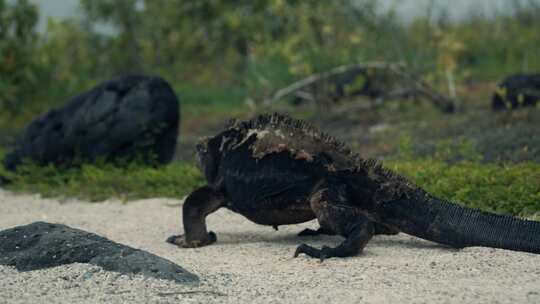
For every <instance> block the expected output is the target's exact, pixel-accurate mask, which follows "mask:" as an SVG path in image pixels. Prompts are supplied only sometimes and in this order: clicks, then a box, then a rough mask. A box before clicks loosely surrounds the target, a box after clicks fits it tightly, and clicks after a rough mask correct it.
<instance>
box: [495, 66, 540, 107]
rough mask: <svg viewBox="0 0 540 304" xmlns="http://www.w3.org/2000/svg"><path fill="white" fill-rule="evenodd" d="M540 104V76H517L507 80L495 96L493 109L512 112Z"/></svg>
mask: <svg viewBox="0 0 540 304" xmlns="http://www.w3.org/2000/svg"><path fill="white" fill-rule="evenodd" d="M538 102H540V74H515V75H511V76H509V77H507V78H505V79H504V80H503V81H502V82H501V83H500V84H499V85H498V87H497V91H496V92H495V94H494V95H493V99H492V103H491V105H492V108H493V110H495V111H498V110H511V109H516V108H520V107H526V106H536V104H537V103H538Z"/></svg>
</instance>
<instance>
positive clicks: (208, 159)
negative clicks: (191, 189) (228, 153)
mask: <svg viewBox="0 0 540 304" xmlns="http://www.w3.org/2000/svg"><path fill="white" fill-rule="evenodd" d="M213 139H214V138H211V137H207V138H203V139H202V140H201V141H200V142H199V143H198V144H197V147H196V149H197V163H198V165H199V168H200V169H201V171H202V172H203V173H204V176H205V177H206V180H207V181H208V182H209V183H212V182H213V181H214V180H215V179H216V176H217V173H218V167H219V159H220V155H219V154H220V153H219V146H218V147H217V148H216V147H215V144H214V142H215V141H214V140H213Z"/></svg>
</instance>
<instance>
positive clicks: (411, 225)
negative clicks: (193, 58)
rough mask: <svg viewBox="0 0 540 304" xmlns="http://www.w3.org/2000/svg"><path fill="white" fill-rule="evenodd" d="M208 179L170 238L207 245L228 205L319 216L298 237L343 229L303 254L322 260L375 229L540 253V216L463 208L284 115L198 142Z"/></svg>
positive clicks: (288, 218) (253, 212)
mask: <svg viewBox="0 0 540 304" xmlns="http://www.w3.org/2000/svg"><path fill="white" fill-rule="evenodd" d="M197 150H198V151H197V152H198V157H199V163H200V165H201V168H202V171H203V172H204V174H205V177H206V180H207V181H208V185H206V186H204V187H202V188H199V189H197V190H195V191H193V193H191V194H190V195H189V196H188V197H187V198H186V201H185V203H184V206H183V223H184V235H174V236H171V237H170V238H168V239H167V241H168V242H170V243H173V244H176V245H178V246H180V247H187V248H189V247H200V246H205V245H209V244H211V243H213V242H215V241H216V235H215V234H214V233H213V232H209V231H207V229H206V223H205V218H206V216H207V215H209V214H210V213H212V212H214V211H216V210H218V209H219V208H221V207H225V208H228V209H230V210H232V211H234V212H237V213H240V214H242V215H243V216H245V217H246V218H248V219H250V220H251V221H253V222H255V223H257V224H261V225H269V226H273V227H274V228H276V229H277V227H278V226H279V225H288V224H297V223H302V222H306V221H310V220H312V219H317V221H318V222H319V225H320V229H318V230H316V231H315V230H310V229H306V230H304V231H302V232H301V233H300V236H307V235H317V234H332V235H333V234H337V235H341V236H343V237H345V240H344V241H343V242H342V243H341V244H340V245H339V246H337V247H335V248H331V247H326V246H324V247H323V248H321V249H317V248H313V247H311V246H309V245H306V244H301V245H300V246H298V248H297V249H296V252H295V254H294V255H295V256H298V255H299V254H301V253H304V254H307V255H308V256H311V257H315V258H319V259H321V260H324V259H325V258H329V257H348V256H354V255H357V254H359V253H361V252H362V250H363V249H364V247H365V246H366V244H367V243H368V242H369V240H370V239H371V238H372V237H373V235H375V234H379V233H384V234H396V233H398V232H400V231H401V232H405V233H407V234H410V235H414V236H417V237H421V238H424V239H427V240H431V241H435V242H438V243H441V244H446V245H449V246H452V247H456V248H462V247H466V246H487V247H495V248H505V249H510V250H519V251H528V252H535V253H539V252H540V224H539V223H538V222H533V221H525V220H520V219H516V218H512V217H507V216H499V215H494V214H489V213H485V212H481V211H478V210H474V209H467V208H462V207H459V206H457V205H455V204H452V203H449V202H445V201H442V200H438V199H436V198H434V197H432V196H431V195H429V194H428V193H426V192H425V191H423V190H422V189H420V188H418V187H417V186H415V185H413V184H411V183H410V182H408V181H407V180H406V179H404V178H403V177H400V176H398V175H396V174H394V173H392V172H390V171H388V170H386V169H384V168H383V167H382V166H381V165H380V164H379V163H378V162H377V161H374V160H364V159H362V158H360V157H359V156H358V155H357V154H355V153H353V152H351V151H350V150H349V149H347V148H346V147H345V145H343V144H342V143H340V142H338V141H337V140H335V139H333V138H332V137H330V136H328V135H326V134H324V133H322V132H320V131H318V130H317V129H315V128H314V127H312V126H310V125H308V124H307V123H305V122H303V121H299V120H294V119H291V118H289V117H287V116H284V115H280V114H272V115H261V116H258V117H256V118H254V119H253V120H250V121H246V122H232V123H231V124H230V125H229V126H228V127H227V128H226V130H225V131H223V132H221V133H219V134H218V135H216V136H214V137H212V138H208V139H206V140H204V141H202V142H201V143H200V144H199V145H198V146H197Z"/></svg>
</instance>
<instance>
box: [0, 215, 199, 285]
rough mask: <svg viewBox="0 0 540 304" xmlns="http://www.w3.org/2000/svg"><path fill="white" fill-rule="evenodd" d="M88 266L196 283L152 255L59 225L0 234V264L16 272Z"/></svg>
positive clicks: (40, 225) (36, 225) (20, 228)
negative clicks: (67, 265) (85, 264)
mask: <svg viewBox="0 0 540 304" xmlns="http://www.w3.org/2000/svg"><path fill="white" fill-rule="evenodd" d="M72 263H88V264H93V265H97V266H101V267H102V268H103V269H105V270H109V271H115V272H119V273H122V274H142V275H144V276H147V277H154V278H158V279H166V280H173V281H176V282H178V283H193V282H197V281H198V278H197V277H196V276H195V275H193V274H191V273H189V272H187V271H186V270H184V269H183V268H182V267H180V266H178V265H176V264H174V263H172V262H170V261H168V260H166V259H163V258H161V257H158V256H156V255H153V254H151V253H148V252H145V251H142V250H138V249H134V248H131V247H128V246H125V245H121V244H118V243H115V242H112V241H110V240H108V239H106V238H103V237H101V236H98V235H96V234H93V233H88V232H85V231H82V230H79V229H73V228H70V227H68V226H65V225H61V224H51V223H45V222H35V223H32V224H29V225H25V226H18V227H15V228H11V229H7V230H4V231H0V264H1V265H7V266H14V267H15V268H16V269H17V270H19V271H30V270H38V269H44V268H50V267H55V266H60V265H65V264H72Z"/></svg>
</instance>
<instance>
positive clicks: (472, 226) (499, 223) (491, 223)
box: [377, 195, 540, 253]
mask: <svg viewBox="0 0 540 304" xmlns="http://www.w3.org/2000/svg"><path fill="white" fill-rule="evenodd" d="M377 209H378V210H377V213H378V215H379V216H380V217H381V219H384V223H385V224H388V225H391V226H394V227H396V228H398V229H399V230H400V231H402V232H404V233H407V234H410V235H413V236H417V237H420V238H423V239H426V240H430V241H434V242H437V243H442V244H446V245H450V246H452V247H456V248H463V247H470V246H483V247H491V248H503V249H509V250H515V251H525V252H532V253H540V222H535V221H528V220H523V219H518V218H515V217H511V216H503V215H496V214H493V213H487V212H483V211H480V210H476V209H471V208H464V207H461V206H458V205H456V204H454V203H450V202H447V201H443V200H439V199H436V198H433V197H430V196H429V195H427V196H425V195H419V197H417V198H415V199H412V198H407V199H399V200H394V201H389V202H386V203H383V204H381V205H380V206H378V208H377Z"/></svg>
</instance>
